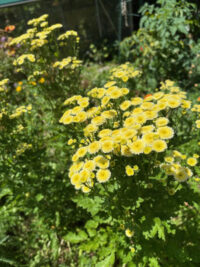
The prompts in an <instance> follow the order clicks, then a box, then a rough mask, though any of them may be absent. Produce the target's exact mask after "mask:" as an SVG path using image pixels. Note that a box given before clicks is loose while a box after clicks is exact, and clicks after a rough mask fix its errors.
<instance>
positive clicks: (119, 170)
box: [60, 66, 200, 266]
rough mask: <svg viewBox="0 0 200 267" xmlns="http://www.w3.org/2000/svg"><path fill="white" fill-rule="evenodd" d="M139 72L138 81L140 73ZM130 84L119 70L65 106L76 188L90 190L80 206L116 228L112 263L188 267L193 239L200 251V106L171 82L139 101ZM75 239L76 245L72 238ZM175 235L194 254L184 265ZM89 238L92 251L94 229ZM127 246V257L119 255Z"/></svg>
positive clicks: (72, 179) (135, 73) (71, 171)
mask: <svg viewBox="0 0 200 267" xmlns="http://www.w3.org/2000/svg"><path fill="white" fill-rule="evenodd" d="M131 74H132V77H134V76H135V77H136V76H139V75H140V72H139V71H137V70H132V72H131ZM120 77H126V78H123V79H122V80H121V79H120V80H119V78H120ZM129 79H130V77H129V76H128V75H127V72H125V71H124V70H123V67H122V66H119V67H118V68H115V69H114V70H112V71H111V79H110V80H109V81H108V82H107V83H106V84H105V85H104V87H102V88H93V89H92V90H90V91H89V92H87V96H81V95H75V96H72V97H70V98H68V99H67V100H66V101H65V102H64V105H66V106H67V107H68V109H67V110H66V111H65V113H64V114H63V116H62V117H61V119H60V122H61V123H62V124H64V125H67V127H71V128H72V129H73V130H74V132H75V133H76V134H75V136H76V138H71V139H70V140H69V141H68V145H69V146H70V147H71V148H72V151H74V152H73V154H72V158H71V161H72V163H71V166H70V167H69V179H70V182H71V184H72V185H73V186H74V187H75V189H76V190H81V191H82V192H83V193H86V196H85V197H84V196H81V193H80V195H78V196H77V198H75V201H76V202H77V204H78V205H79V206H80V207H82V208H85V209H86V210H88V211H89V212H90V213H91V215H92V219H93V220H94V221H96V222H98V223H102V224H107V225H109V227H111V229H112V230H111V231H112V233H113V235H114V236H115V238H116V240H117V241H116V246H115V247H112V249H113V251H112V252H111V254H110V255H109V257H106V259H107V260H108V261H110V264H111V265H110V266H112V264H114V262H115V260H118V261H120V262H121V263H128V262H129V263H134V264H136V265H133V266H165V265H163V264H168V266H173V264H174V263H175V262H176V264H179V263H180V265H176V266H184V265H181V264H185V262H187V259H186V258H187V257H186V256H185V255H186V254H187V253H189V256H188V258H190V260H191V258H192V255H191V254H190V250H189V248H188V246H189V244H190V242H191V244H192V246H194V247H195V249H197V247H196V246H197V239H195V238H193V236H192V235H189V236H187V237H186V236H185V235H186V233H187V231H188V229H189V228H190V227H191V225H190V226H189V225H187V223H186V221H187V218H188V216H190V215H189V214H190V213H191V212H192V213H193V219H194V224H193V226H192V227H191V231H193V232H195V231H197V232H198V229H195V225H196V224H198V219H199V215H198V214H199V206H198V205H197V202H196V201H197V200H199V194H198V193H197V191H198V182H199V180H200V179H199V178H198V175H199V174H200V170H199V162H198V158H199V155H198V151H199V147H198V140H199V137H200V135H199V130H198V128H199V120H198V119H197V118H198V116H199V115H198V114H199V113H198V112H199V105H194V106H192V102H191V101H190V100H188V99H187V96H186V93H185V92H183V91H181V89H180V88H179V87H177V86H176V85H175V83H174V82H172V81H170V80H166V81H165V82H162V83H161V86H160V88H159V89H157V90H156V92H155V93H153V94H149V95H147V96H146V97H138V96H134V91H133V90H131V89H128V88H126V87H122V86H121V84H122V81H124V82H125V81H127V80H129ZM189 144H190V145H189ZM99 197H100V198H99ZM89 203H93V204H91V206H90V205H89ZM188 203H190V204H188ZM195 203H196V204H195ZM195 205H196V206H195ZM188 207H190V209H187V208H188ZM94 215H95V216H94ZM188 227H189V228H188ZM86 229H87V225H86ZM100 229H101V230H100ZM100 229H99V231H102V228H100ZM181 233H184V237H181V236H180V235H181ZM67 238H68V240H69V241H71V242H73V239H72V236H71V235H68V236H67ZM173 238H175V239H177V240H179V242H180V244H181V246H184V251H185V253H186V254H185V255H183V257H182V258H181V259H178V260H177V259H176V260H174V259H173V257H172V256H171V255H172V250H171V248H170V246H171V245H172V239H173ZM88 239H89V241H88V242H89V243H88V246H89V244H91V242H92V241H91V239H92V240H93V242H94V243H95V242H97V241H95V239H94V238H93V237H91V236H90V232H89V236H88V238H87V237H85V239H84V243H85V242H86V241H85V240H88ZM106 242H108V243H109V242H111V241H108V240H107V241H106ZM168 242H169V243H168ZM185 242H186V244H185ZM169 244H170V245H169ZM107 245H108V244H107ZM88 246H87V245H86V244H85V245H81V248H83V250H85V251H86V252H88V251H93V252H94V251H95V253H96V255H98V253H99V257H100V258H99V259H102V257H101V255H102V254H101V253H100V252H99V250H100V248H98V249H95V248H94V250H92V248H91V247H90V249H89V248H88ZM108 246H109V245H108ZM122 247H123V248H124V252H123V253H121V252H119V251H121V250H120V248H122ZM175 247H176V249H177V251H178V250H179V251H180V250H181V248H178V246H176V245H175V244H174V248H173V249H175ZM127 249H128V250H129V252H128V250H127ZM197 250H198V249H197ZM125 251H126V252H125ZM186 251H187V252H186ZM188 251H189V252H188ZM120 253H121V254H120ZM124 253H125V254H126V253H127V255H128V256H127V257H126V256H125V255H124ZM108 254H109V253H108ZM114 255H115V256H114ZM107 256H108V255H107ZM171 257H172V258H171ZM185 257H186V258H185ZM114 258H115V260H114ZM106 259H105V261H106ZM102 262H103V261H102ZM137 264H139V265H137ZM170 264H172V265H170ZM130 266H132V265H130Z"/></svg>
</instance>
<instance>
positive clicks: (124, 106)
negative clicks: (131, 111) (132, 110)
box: [120, 100, 131, 111]
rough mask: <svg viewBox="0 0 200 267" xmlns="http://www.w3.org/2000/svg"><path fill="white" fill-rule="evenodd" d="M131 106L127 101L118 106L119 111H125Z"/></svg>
mask: <svg viewBox="0 0 200 267" xmlns="http://www.w3.org/2000/svg"><path fill="white" fill-rule="evenodd" d="M130 106H131V101H129V100H125V101H124V102H122V104H121V105H120V109H121V110H123V111H124V110H126V109H128V108H129V107H130Z"/></svg>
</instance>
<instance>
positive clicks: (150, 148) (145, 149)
mask: <svg viewBox="0 0 200 267" xmlns="http://www.w3.org/2000/svg"><path fill="white" fill-rule="evenodd" d="M151 151H152V147H151V146H146V147H145V148H144V154H145V155H148V154H149V153H151Z"/></svg>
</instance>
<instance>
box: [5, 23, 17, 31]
mask: <svg viewBox="0 0 200 267" xmlns="http://www.w3.org/2000/svg"><path fill="white" fill-rule="evenodd" d="M14 29H15V25H8V26H6V27H5V31H6V32H12V31H14Z"/></svg>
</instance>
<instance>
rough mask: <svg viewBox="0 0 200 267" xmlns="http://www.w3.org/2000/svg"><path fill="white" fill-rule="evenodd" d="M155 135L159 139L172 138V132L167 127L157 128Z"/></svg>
mask: <svg viewBox="0 0 200 267" xmlns="http://www.w3.org/2000/svg"><path fill="white" fill-rule="evenodd" d="M157 133H158V135H159V137H160V138H161V139H171V138H172V137H173V136H174V130H173V129H172V128H171V127H168V126H164V127H160V128H158V130H157Z"/></svg>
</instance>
